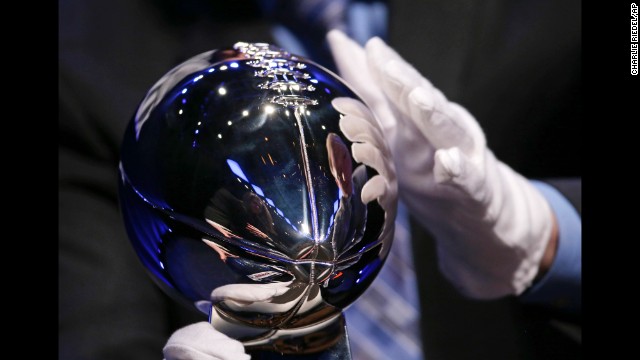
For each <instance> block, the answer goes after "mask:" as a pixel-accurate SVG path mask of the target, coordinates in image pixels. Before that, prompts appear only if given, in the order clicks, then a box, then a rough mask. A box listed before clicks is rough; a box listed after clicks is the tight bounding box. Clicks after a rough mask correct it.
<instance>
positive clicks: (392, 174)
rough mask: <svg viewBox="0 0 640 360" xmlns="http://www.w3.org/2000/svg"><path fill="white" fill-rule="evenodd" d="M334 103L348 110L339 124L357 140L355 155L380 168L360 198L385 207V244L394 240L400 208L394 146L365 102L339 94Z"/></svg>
mask: <svg viewBox="0 0 640 360" xmlns="http://www.w3.org/2000/svg"><path fill="white" fill-rule="evenodd" d="M331 104H332V105H333V107H334V108H335V109H336V110H338V111H339V112H341V113H342V114H344V116H343V117H342V118H341V119H340V124H339V125H340V130H342V132H343V133H344V135H345V136H346V137H347V139H349V140H350V141H351V142H352V143H353V144H352V145H351V153H352V155H353V159H354V160H355V161H356V162H358V163H362V164H365V165H367V166H370V167H371V168H373V169H374V170H376V171H377V172H378V175H376V176H374V177H372V178H371V179H369V180H368V181H367V182H366V183H365V184H364V186H363V187H362V191H361V194H360V198H361V199H362V202H363V203H364V204H367V203H369V202H370V201H372V200H374V199H375V200H377V201H378V204H380V207H382V208H383V209H384V210H385V222H384V226H383V228H382V232H381V233H380V240H381V241H382V243H383V244H390V243H391V242H390V240H391V239H392V238H393V234H394V229H395V219H396V213H397V210H398V181H397V180H396V170H395V166H394V164H393V157H392V155H391V150H390V149H389V147H388V146H387V144H386V142H385V140H384V137H383V136H382V129H381V128H380V124H379V123H378V122H377V121H376V119H375V116H374V115H373V113H371V111H370V110H369V109H368V108H367V107H366V106H365V105H364V104H363V103H362V102H360V101H359V100H356V99H352V98H347V97H339V98H335V99H333V101H332V102H331ZM388 250H390V249H383V252H384V251H388Z"/></svg>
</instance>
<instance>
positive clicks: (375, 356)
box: [345, 203, 423, 360]
mask: <svg viewBox="0 0 640 360" xmlns="http://www.w3.org/2000/svg"><path fill="white" fill-rule="evenodd" d="M345 316H346V320H347V331H348V333H349V342H350V345H351V354H352V357H353V360H385V359H389V360H398V359H402V360H422V359H423V355H422V346H421V342H420V308H419V299H418V292H417V282H416V275H415V271H414V267H413V258H412V251H411V237H410V227H409V219H408V214H407V210H406V208H405V207H404V205H403V204H402V203H399V204H398V215H397V218H396V229H395V237H394V239H393V245H392V247H391V251H390V252H389V255H388V257H387V260H386V262H385V264H384V266H383V267H382V270H380V273H379V274H378V276H377V277H376V279H375V280H374V281H373V283H372V284H371V285H370V286H369V288H368V289H367V290H366V291H365V292H364V294H362V296H360V297H359V298H358V299H357V300H356V301H355V302H354V303H353V304H352V305H351V306H350V307H349V308H347V309H346V310H345Z"/></svg>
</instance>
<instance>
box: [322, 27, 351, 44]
mask: <svg viewBox="0 0 640 360" xmlns="http://www.w3.org/2000/svg"><path fill="white" fill-rule="evenodd" d="M327 41H328V42H329V43H332V42H334V43H339V42H345V41H349V38H348V37H347V35H346V34H345V33H344V32H342V30H338V29H331V30H329V32H327Z"/></svg>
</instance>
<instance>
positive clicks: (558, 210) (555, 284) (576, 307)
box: [519, 180, 582, 314]
mask: <svg viewBox="0 0 640 360" xmlns="http://www.w3.org/2000/svg"><path fill="white" fill-rule="evenodd" d="M531 183H532V184H533V185H534V186H535V187H536V188H537V189H538V190H539V191H540V192H541V193H542V195H543V196H544V197H545V198H546V199H547V201H548V202H549V204H550V205H551V209H552V211H553V212H554V214H555V216H556V219H557V221H558V232H559V237H558V249H557V252H556V256H555V258H554V260H553V263H552V265H551V268H550V269H549V270H548V272H547V273H546V274H545V275H544V276H543V277H542V278H541V279H539V280H538V281H536V282H535V283H534V284H533V285H532V286H531V287H530V288H529V289H527V291H525V292H524V293H523V294H521V295H520V297H519V298H520V300H521V301H522V302H523V303H529V304H537V305H543V306H546V307H551V308H554V309H557V310H561V311H564V312H569V313H576V314H579V313H580V312H581V310H582V219H581V217H580V215H579V214H578V212H577V211H576V209H575V208H574V207H573V205H571V203H570V202H569V201H568V200H567V199H566V198H565V197H564V196H563V195H562V194H561V193H560V192H559V191H558V190H556V189H555V188H554V187H552V186H551V185H549V184H546V183H543V182H541V181H534V180H532V181H531Z"/></svg>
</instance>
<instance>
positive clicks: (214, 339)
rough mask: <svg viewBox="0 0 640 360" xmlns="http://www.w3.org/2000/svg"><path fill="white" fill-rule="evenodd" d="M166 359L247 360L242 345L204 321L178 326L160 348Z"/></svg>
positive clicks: (247, 357)
mask: <svg viewBox="0 0 640 360" xmlns="http://www.w3.org/2000/svg"><path fill="white" fill-rule="evenodd" d="M162 352H163V354H164V358H165V359H166V360H248V359H250V358H251V357H250V356H249V355H247V354H246V353H245V352H244V346H243V345H242V343H241V342H240V341H238V340H234V339H232V338H230V337H228V336H226V335H225V334H223V333H221V332H219V331H218V330H216V329H214V327H213V326H212V325H211V324H209V323H208V322H206V321H201V322H198V323H195V324H191V325H188V326H185V327H183V328H180V329H178V330H176V332H174V333H173V334H172V335H171V337H170V338H169V340H168V341H167V344H166V345H165V346H164V348H163V349H162Z"/></svg>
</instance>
